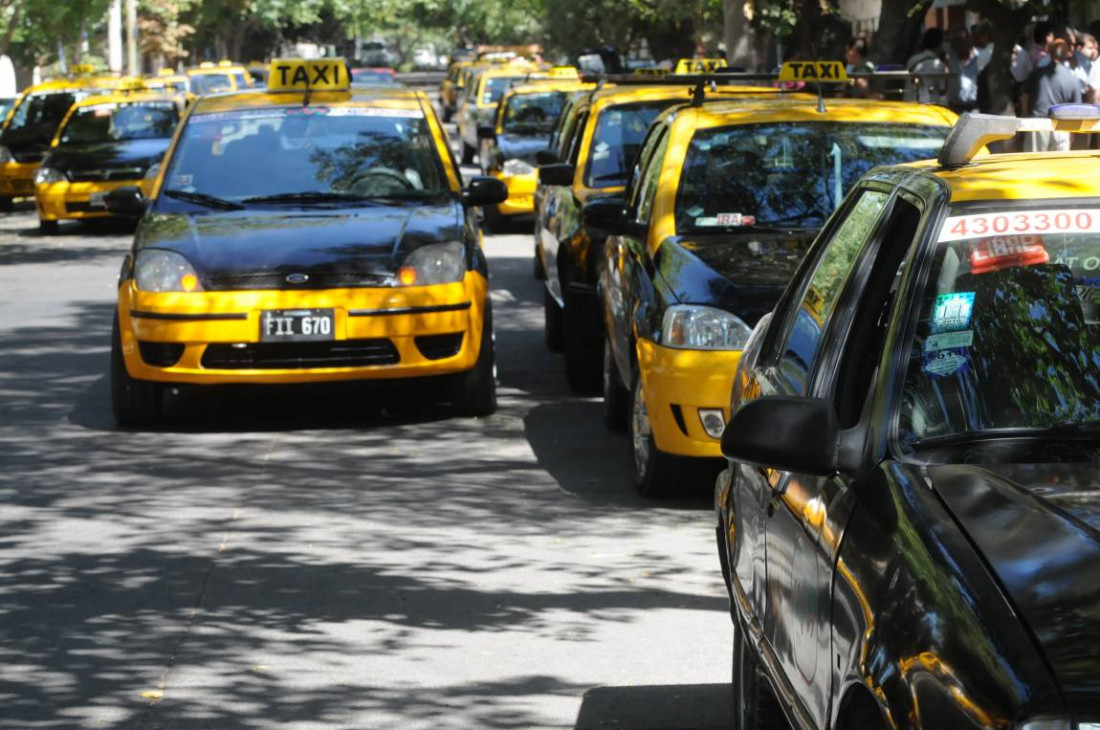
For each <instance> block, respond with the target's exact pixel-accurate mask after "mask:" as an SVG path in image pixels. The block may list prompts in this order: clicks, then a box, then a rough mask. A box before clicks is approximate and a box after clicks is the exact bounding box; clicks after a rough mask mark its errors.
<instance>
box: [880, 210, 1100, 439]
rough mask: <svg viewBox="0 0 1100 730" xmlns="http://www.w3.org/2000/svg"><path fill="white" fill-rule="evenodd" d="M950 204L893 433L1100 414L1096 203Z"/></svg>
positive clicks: (1037, 424)
mask: <svg viewBox="0 0 1100 730" xmlns="http://www.w3.org/2000/svg"><path fill="white" fill-rule="evenodd" d="M972 210H973V209H969V210H968V209H966V208H962V209H960V208H958V207H956V208H954V209H952V210H951V211H949V216H948V218H947V219H946V221H945V222H944V224H943V227H942V229H941V230H940V231H939V232H938V240H937V242H936V243H935V244H934V247H933V251H932V267H931V272H930V275H929V277H928V280H927V282H926V284H925V285H924V287H923V290H922V291H921V292H920V294H919V297H920V298H919V304H918V309H917V314H916V316H917V322H916V326H915V328H913V329H914V336H913V338H912V340H911V342H910V343H909V350H908V364H907V368H906V376H905V381H904V386H903V392H902V399H901V404H902V405H901V414H900V419H899V436H900V439H901V442H902V444H903V445H910V446H920V445H921V442H926V443H930V444H932V443H935V442H936V441H937V440H940V439H942V438H960V437H973V436H979V435H980V434H981V433H982V432H983V431H989V430H997V429H1048V428H1061V427H1072V426H1074V425H1076V424H1082V423H1092V424H1095V423H1096V422H1097V421H1098V420H1100V377H1098V375H1097V373H1100V208H1088V207H1056V206H1054V205H1041V206H1040V205H1036V204H1034V203H1032V204H1028V203H1026V202H1023V201H1019V202H1015V203H1011V202H1006V203H1003V204H1001V205H999V206H998V207H997V208H996V209H994V210H992V211H989V212H971V211H972Z"/></svg>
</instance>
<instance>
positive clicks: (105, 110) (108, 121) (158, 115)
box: [61, 101, 179, 144]
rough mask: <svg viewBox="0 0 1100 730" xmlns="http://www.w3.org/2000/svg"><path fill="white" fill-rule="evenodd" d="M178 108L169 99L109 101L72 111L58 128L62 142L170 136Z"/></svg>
mask: <svg viewBox="0 0 1100 730" xmlns="http://www.w3.org/2000/svg"><path fill="white" fill-rule="evenodd" d="M177 122H179V111H178V110H177V109H176V105H175V104H173V103H172V102H170V101H148V102H137V103H123V104H118V103H110V104H95V105H94V106H86V107H83V108H81V109H79V110H78V111H76V112H74V113H73V115H72V116H71V117H69V121H68V122H67V123H66V124H65V127H64V128H63V129H62V130H61V143H62V144H87V143H94V142H118V141H123V140H133V139H164V138H166V137H171V136H172V132H173V131H174V130H175V128H176V123H177Z"/></svg>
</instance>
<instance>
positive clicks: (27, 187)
mask: <svg viewBox="0 0 1100 730" xmlns="http://www.w3.org/2000/svg"><path fill="white" fill-rule="evenodd" d="M40 165H41V163H38V162H8V163H5V164H3V165H0V196H4V197H11V198H18V197H22V196H26V197H28V198H29V197H31V196H32V195H34V174H35V173H36V172H38V168H39V167H40Z"/></svg>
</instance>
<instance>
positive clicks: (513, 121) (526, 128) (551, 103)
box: [503, 91, 565, 134]
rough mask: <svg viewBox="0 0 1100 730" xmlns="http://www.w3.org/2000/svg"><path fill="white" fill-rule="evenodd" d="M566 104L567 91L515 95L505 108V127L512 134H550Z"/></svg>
mask: <svg viewBox="0 0 1100 730" xmlns="http://www.w3.org/2000/svg"><path fill="white" fill-rule="evenodd" d="M564 104H565V92H563V91H543V92H539V93H537V94H520V95H513V96H512V98H510V99H509V100H508V105H507V107H505V109H504V120H503V129H504V131H505V132H510V133H512V134H550V132H552V131H554V125H555V124H556V123H557V121H558V116H559V115H560V114H561V110H562V106H563V105H564Z"/></svg>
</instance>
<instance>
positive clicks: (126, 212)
mask: <svg viewBox="0 0 1100 730" xmlns="http://www.w3.org/2000/svg"><path fill="white" fill-rule="evenodd" d="M148 203H149V201H147V200H146V199H145V196H144V195H142V194H141V188H139V187H138V186H137V185H124V186H122V187H121V188H115V189H114V190H112V191H111V192H109V193H107V194H106V195H104V196H103V204H104V205H106V206H107V210H108V211H109V212H111V213H113V214H115V215H118V216H122V217H124V218H140V217H141V216H143V215H145V208H146V207H147V205H148Z"/></svg>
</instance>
